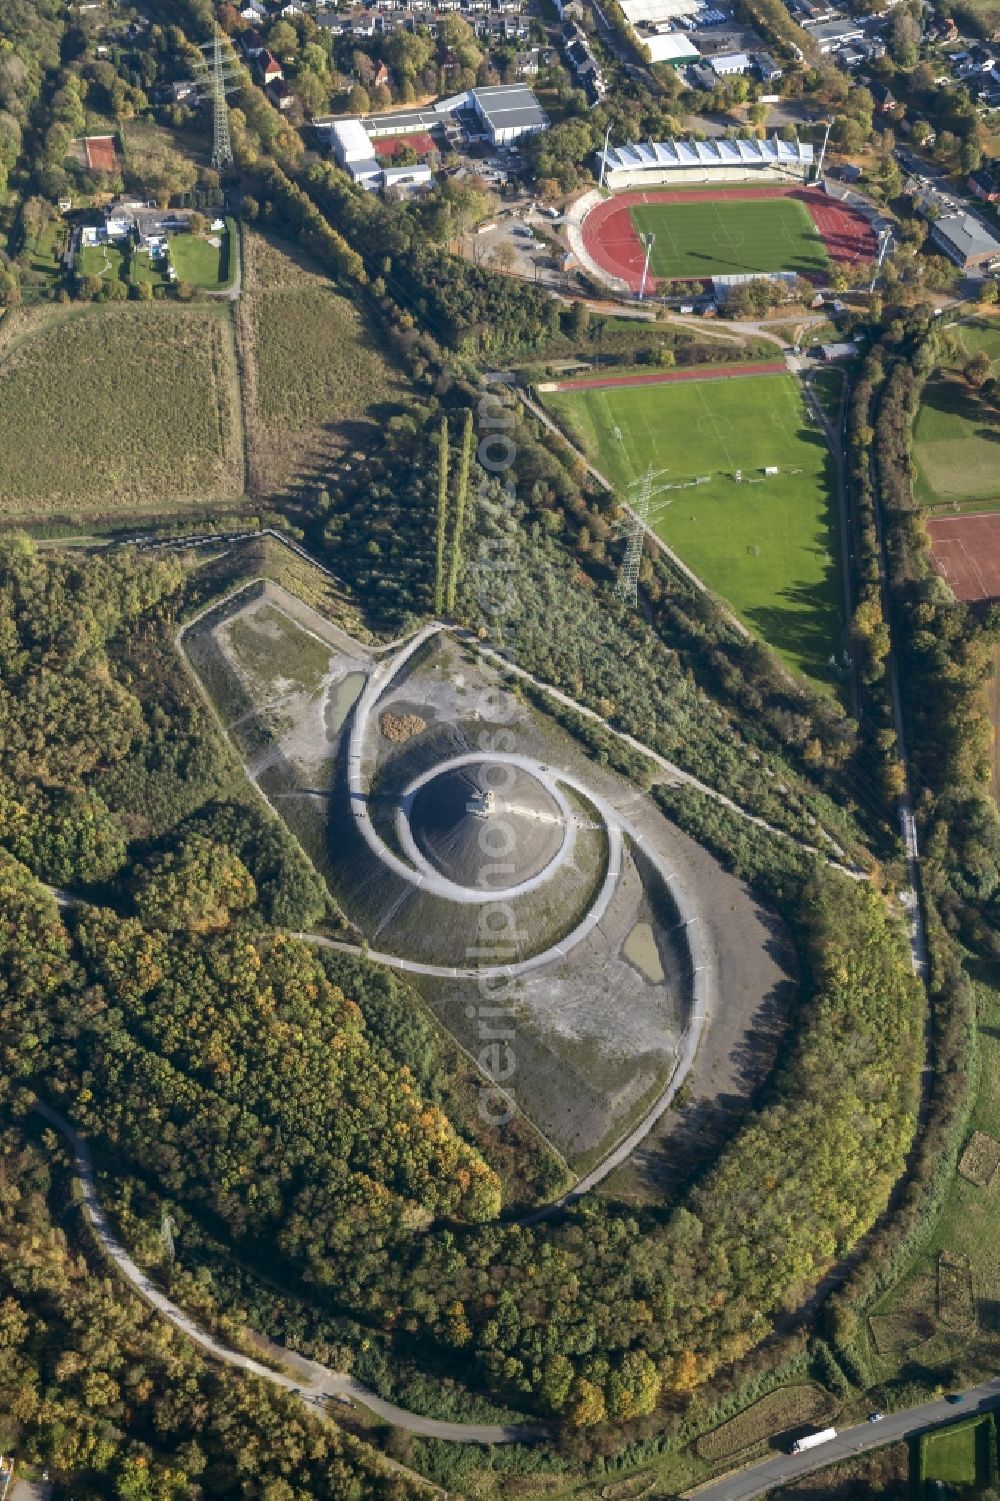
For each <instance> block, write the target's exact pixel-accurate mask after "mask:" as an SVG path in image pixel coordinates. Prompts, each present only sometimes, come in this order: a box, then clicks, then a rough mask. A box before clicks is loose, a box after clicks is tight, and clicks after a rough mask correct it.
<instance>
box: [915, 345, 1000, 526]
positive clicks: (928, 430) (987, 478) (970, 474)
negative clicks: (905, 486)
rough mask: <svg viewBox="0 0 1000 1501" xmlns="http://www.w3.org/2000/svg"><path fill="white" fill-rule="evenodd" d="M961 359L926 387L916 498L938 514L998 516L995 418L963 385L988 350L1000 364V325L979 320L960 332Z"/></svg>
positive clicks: (918, 433) (999, 433) (998, 430)
mask: <svg viewBox="0 0 1000 1501" xmlns="http://www.w3.org/2000/svg"><path fill="white" fill-rule="evenodd" d="M956 336H957V339H958V342H959V345H960V346H961V350H962V355H961V357H960V358H959V360H958V361H957V364H956V365H955V367H954V368H947V369H945V370H942V371H939V372H938V373H937V374H936V375H935V376H934V378H933V379H932V380H929V381H928V382H927V385H926V386H925V387H924V394H923V400H922V402H921V404H920V411H919V412H918V414H917V420H916V422H915V423H914V425H913V463H914V468H915V469H916V478H915V480H914V485H913V493H914V496H915V497H916V499H917V500H918V501H920V503H921V504H922V505H926V506H931V507H935V508H938V509H947V510H948V511H951V510H952V509H956V508H957V509H958V510H983V509H989V510H993V509H995V508H996V506H997V505H998V504H1000V476H998V473H997V452H998V450H997V444H998V442H1000V424H998V422H997V416H996V412H995V411H994V410H993V408H992V406H991V405H990V403H989V402H988V401H986V400H985V399H984V398H983V397H982V396H981V395H980V393H979V392H978V391H976V390H974V389H973V388H972V387H971V386H970V385H968V384H967V383H966V381H965V380H964V379H963V377H962V374H961V371H960V368H959V367H960V366H961V364H962V362H963V360H964V358H965V356H967V355H970V354H978V353H979V351H980V350H985V351H986V353H987V354H988V355H989V357H990V359H991V360H993V361H994V370H995V369H996V368H997V364H996V362H997V361H998V360H1000V320H997V319H987V318H981V319H974V320H973V321H972V322H970V323H967V324H963V325H962V326H960V327H959V328H958V329H957V330H956Z"/></svg>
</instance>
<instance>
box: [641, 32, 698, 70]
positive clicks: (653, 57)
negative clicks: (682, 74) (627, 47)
mask: <svg viewBox="0 0 1000 1501" xmlns="http://www.w3.org/2000/svg"><path fill="white" fill-rule="evenodd" d="M639 40H640V41H641V42H642V43H643V45H644V46H646V47H648V48H649V60H650V62H652V63H670V64H671V66H672V67H676V68H679V67H682V66H683V65H684V64H685V63H696V62H698V61H699V60H700V58H701V53H700V52H699V51H698V48H697V47H696V46H695V44H694V42H692V40H691V38H690V37H689V36H686V35H685V34H684V32H683V31H660V32H655V33H654V34H653V35H652V36H640V38H639Z"/></svg>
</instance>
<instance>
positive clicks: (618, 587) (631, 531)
mask: <svg viewBox="0 0 1000 1501" xmlns="http://www.w3.org/2000/svg"><path fill="white" fill-rule="evenodd" d="M665 473H666V470H665V469H662V470H660V471H659V474H665ZM659 474H654V473H653V468H652V465H650V467H649V468H648V469H647V470H646V473H645V474H643V475H640V477H639V478H638V479H637V480H633V481H632V483H631V484H630V485H629V487H628V490H627V491H626V494H625V507H626V511H625V515H624V517H623V518H622V520H621V521H616V522H614V523H613V525H612V527H611V532H612V535H613V536H614V535H617V536H619V537H624V538H625V556H624V557H623V559H622V563H621V567H620V568H619V570H618V577H617V579H616V580H615V599H620V600H621V602H622V604H626V605H636V604H638V602H639V564H640V563H641V562H642V541H643V538H644V537H645V535H646V531H647V528H648V526H649V518H650V516H651V515H652V514H653V512H654V511H660V510H662V509H663V506H664V505H670V501H669V500H668V501H664V502H662V504H661V505H658V506H655V507H654V505H653V500H654V498H655V497H656V496H657V495H661V494H662V493H663V491H664V490H669V489H671V488H673V487H672V486H670V485H656V484H654V480H656V479H658V478H659Z"/></svg>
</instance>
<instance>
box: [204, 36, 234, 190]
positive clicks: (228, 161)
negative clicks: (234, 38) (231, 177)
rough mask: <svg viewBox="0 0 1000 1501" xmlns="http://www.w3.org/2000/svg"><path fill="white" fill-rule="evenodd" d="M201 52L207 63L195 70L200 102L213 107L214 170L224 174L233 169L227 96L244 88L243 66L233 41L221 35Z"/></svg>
mask: <svg viewBox="0 0 1000 1501" xmlns="http://www.w3.org/2000/svg"><path fill="white" fill-rule="evenodd" d="M223 40H225V46H223ZM201 51H202V52H203V53H204V59H203V61H202V62H201V63H199V64H198V66H197V67H196V69H195V72H196V75H197V79H198V98H199V100H200V101H201V102H202V103H206V102H207V103H209V104H211V106H212V166H213V167H214V168H215V169H216V171H217V172H224V171H225V170H226V168H227V167H231V166H232V165H233V145H232V142H231V140H230V139H229V108H228V106H227V104H226V95H227V94H234V93H235V92H236V90H237V89H238V88H240V87H241V86H242V80H241V78H240V66H239V63H238V62H237V61H236V56H235V54H234V52H233V49H232V46H231V44H230V42H229V38H228V37H226V38H225V39H223V35H222V33H221V32H219V31H217V32H216V33H215V36H214V37H213V38H212V40H211V41H210V42H204V43H203V44H202V47H201Z"/></svg>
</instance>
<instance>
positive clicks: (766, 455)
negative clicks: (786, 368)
mask: <svg viewBox="0 0 1000 1501" xmlns="http://www.w3.org/2000/svg"><path fill="white" fill-rule="evenodd" d="M544 400H545V403H546V405H547V406H549V407H550V408H551V409H552V411H553V412H554V413H555V414H556V415H557V417H558V418H559V419H560V420H561V421H562V422H563V423H564V424H565V425H566V428H567V431H571V432H573V433H574V434H575V436H576V438H577V440H578V442H579V443H580V446H581V447H582V448H583V449H584V451H585V452H586V453H587V454H588V455H590V457H591V458H592V459H593V460H594V462H595V463H596V464H597V465H598V467H599V468H600V469H601V470H602V472H603V473H604V474H605V475H606V476H607V477H608V478H609V479H610V480H611V482H612V483H613V484H615V485H617V486H620V487H621V490H622V493H628V491H629V487H630V486H633V485H634V483H635V481H636V479H637V478H639V477H640V476H641V475H643V474H644V473H645V471H646V470H647V468H649V467H650V466H652V469H653V471H654V472H655V473H656V474H657V475H658V478H657V480H656V484H657V485H672V486H676V487H677V488H676V489H668V490H664V491H663V493H661V494H660V495H659V496H657V497H656V499H655V501H654V510H653V512H652V515H651V522H652V526H653V529H654V530H655V531H656V532H657V533H658V534H659V535H660V536H661V537H662V538H663V539H664V541H665V542H667V543H668V544H669V546H670V547H672V548H674V549H675V551H676V552H677V553H678V555H679V556H680V557H681V558H682V559H683V561H684V562H685V563H687V565H688V566H689V567H690V568H692V569H693V570H694V571H695V573H697V574H698V576H699V577H700V578H701V579H702V580H703V581H704V582H705V583H706V584H707V585H708V586H709V588H711V589H713V590H714V591H715V592H716V593H718V594H720V595H721V596H722V597H723V598H724V599H726V600H728V601H729V603H730V604H731V605H732V606H733V608H734V609H735V611H736V612H737V614H738V615H739V616H740V617H741V618H742V619H743V620H744V621H745V622H746V624H747V625H748V626H750V627H751V628H752V629H753V630H755V631H756V632H757V633H758V634H759V635H760V636H762V637H763V638H764V639H765V640H766V641H768V642H769V643H770V645H771V646H773V647H774V648H775V650H776V651H777V652H778V653H779V654H780V655H781V657H782V658H783V659H784V660H785V662H787V663H788V664H789V666H791V667H793V668H795V669H796V670H798V671H800V672H803V673H805V674H807V675H808V676H809V677H811V678H813V679H814V680H815V681H816V682H817V683H820V684H822V685H824V686H827V687H831V686H832V683H833V680H832V677H831V672H830V669H829V666H828V659H829V657H830V655H831V653H834V654H836V655H838V656H839V654H840V652H841V650H842V645H843V642H842V630H843V623H842V618H841V606H840V600H841V582H840V568H839V550H838V540H837V520H836V497H835V494H834V488H833V486H834V477H833V469H832V462H831V459H830V455H829V452H828V450H827V447H826V443H825V441H824V439H823V437H822V435H821V433H820V432H819V431H818V429H817V428H816V427H815V426H814V425H813V423H812V421H811V419H810V417H809V414H808V411H807V409H806V407H805V403H804V401H803V397H802V394H801V392H800V390H799V387H798V384H797V382H796V380H795V378H794V376H790V375H785V374H771V375H747V376H741V377H740V378H739V379H730V380H718V379H716V380H712V379H705V380H697V379H694V380H685V381H679V382H676V383H665V384H661V385H653V386H649V385H642V386H634V385H629V386H622V385H618V386H609V387H606V388H604V389H601V390H594V389H590V390H575V391H566V390H558V391H552V392H550V393H547V394H545V396H544ZM765 467H768V468H771V467H777V468H778V469H779V471H780V472H779V473H778V474H776V475H769V476H766V477H765V475H764V468H765ZM737 474H739V475H740V478H739V479H737V478H736V476H737ZM699 478H700V479H702V480H704V483H699V484H697V485H696V484H695V483H694V481H695V480H696V479H699Z"/></svg>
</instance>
